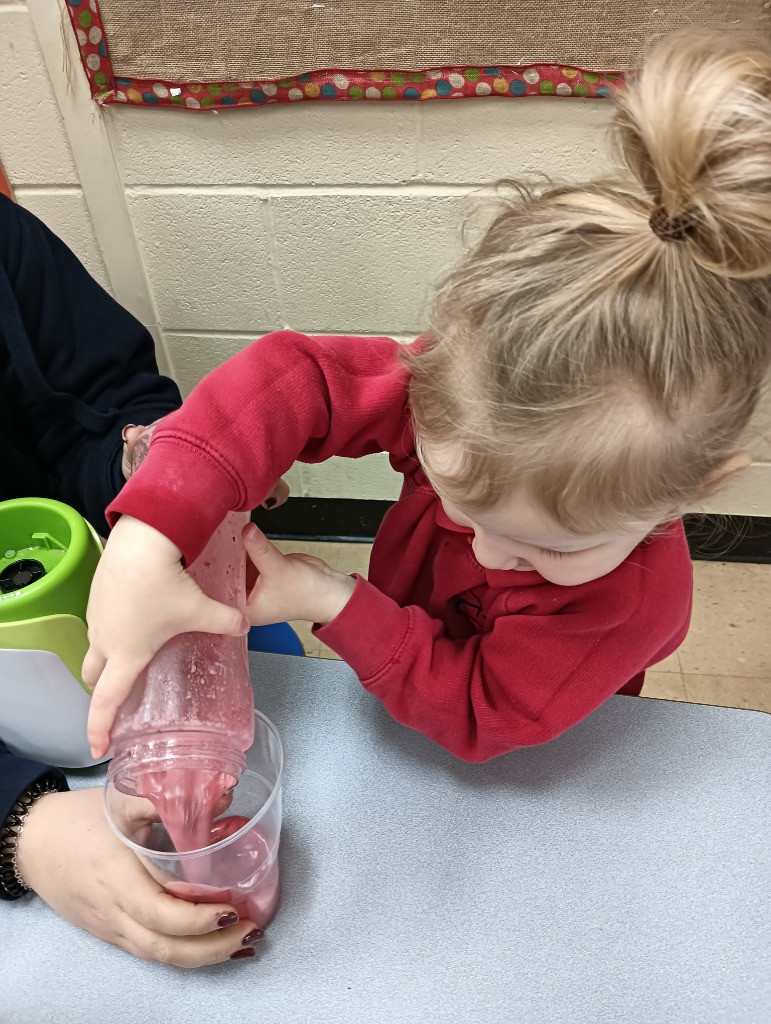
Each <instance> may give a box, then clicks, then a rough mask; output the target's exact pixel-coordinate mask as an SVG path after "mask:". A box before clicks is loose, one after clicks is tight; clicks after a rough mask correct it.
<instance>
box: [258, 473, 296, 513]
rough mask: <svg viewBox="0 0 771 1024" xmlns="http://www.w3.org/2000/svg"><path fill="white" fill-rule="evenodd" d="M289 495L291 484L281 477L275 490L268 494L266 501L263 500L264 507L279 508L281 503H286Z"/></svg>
mask: <svg viewBox="0 0 771 1024" xmlns="http://www.w3.org/2000/svg"><path fill="white" fill-rule="evenodd" d="M288 497H289V484H288V483H287V482H286V480H285V479H284V478H283V477H281V479H280V480H279V481H278V483H277V484H276V486H275V487H274V488H273V490H272V491H271V492H270V493H269V494H268V495H267V497H266V498H265V501H263V503H262V507H263V508H267V509H271V508H278V507H279V505H283V504H284V502H285V501H286V499H287V498H288Z"/></svg>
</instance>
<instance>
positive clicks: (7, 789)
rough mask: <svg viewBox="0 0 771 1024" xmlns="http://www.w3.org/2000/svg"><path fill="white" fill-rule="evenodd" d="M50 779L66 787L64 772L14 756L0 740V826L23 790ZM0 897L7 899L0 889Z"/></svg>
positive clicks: (63, 787)
mask: <svg viewBox="0 0 771 1024" xmlns="http://www.w3.org/2000/svg"><path fill="white" fill-rule="evenodd" d="M47 778H50V779H52V780H53V781H54V782H55V783H56V785H57V786H58V787H59V788H60V789H67V788H68V786H67V779H66V778H65V776H64V772H63V771H61V770H60V769H59V768H52V767H51V766H50V765H45V764H39V763H38V762H37V761H28V760H27V759H26V758H24V757H14V756H13V754H11V753H9V751H8V748H7V747H6V745H5V744H4V743H3V741H2V740H0V827H1V826H2V824H3V822H4V821H5V820H6V818H7V817H8V815H9V814H10V812H11V808H12V807H13V805H14V804H15V803H16V801H17V800H18V799H19V797H20V796H21V794H22V793H23V792H24V790H25V789H26V788H27V787H28V786H31V785H32V783H33V782H37V781H38V779H47ZM0 899H7V897H4V896H3V893H2V890H0Z"/></svg>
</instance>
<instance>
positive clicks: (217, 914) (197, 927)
mask: <svg viewBox="0 0 771 1024" xmlns="http://www.w3.org/2000/svg"><path fill="white" fill-rule="evenodd" d="M122 902H123V909H124V910H125V911H126V913H127V914H128V915H129V917H131V918H132V919H133V920H134V921H136V922H137V923H138V924H140V925H142V927H143V928H146V929H147V930H148V931H150V932H157V933H158V934H159V935H168V936H186V935H187V936H190V935H208V933H209V932H220V931H222V929H223V928H227V929H228V931H229V932H230V933H231V938H234V940H236V939H237V941H238V942H240V941H241V938H242V936H243V935H245V934H246V933H247V932H248V931H251V929H253V928H254V925H253V924H252V923H251V922H250V921H242V922H239V920H238V914H237V913H236V911H235V910H234V909H233V907H232V906H231V905H230V904H229V903H226V902H222V903H191V902H188V901H187V900H184V899H180V898H179V897H178V896H172V895H170V894H169V893H167V892H164V891H163V889H160V888H159V889H158V890H157V891H156V892H151V891H150V889H149V886H148V888H147V889H144V888H143V889H141V890H136V889H135V890H134V891H133V892H131V893H127V894H126V897H125V899H124V900H123V901H122ZM239 924H240V925H242V926H243V927H241V928H240V930H239V929H235V928H234V927H233V926H235V925H239Z"/></svg>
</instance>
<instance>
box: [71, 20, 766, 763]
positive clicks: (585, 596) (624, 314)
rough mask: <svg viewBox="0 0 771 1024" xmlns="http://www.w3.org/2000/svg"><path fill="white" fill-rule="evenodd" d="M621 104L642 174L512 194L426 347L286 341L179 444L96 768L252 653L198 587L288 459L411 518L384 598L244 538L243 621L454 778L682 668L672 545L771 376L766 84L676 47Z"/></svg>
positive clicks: (156, 457)
mask: <svg viewBox="0 0 771 1024" xmlns="http://www.w3.org/2000/svg"><path fill="white" fill-rule="evenodd" d="M618 102H619V109H618V114H617V118H616V123H615V138H616V141H617V143H618V148H619V151H620V154H621V157H622V158H623V162H624V163H625V164H626V168H627V171H626V173H624V175H623V176H622V177H620V178H619V179H618V180H614V181H598V182H594V183H592V184H588V185H579V186H567V187H560V188H549V189H546V190H544V191H542V192H540V193H538V194H531V193H530V192H528V191H526V190H525V189H518V190H516V192H515V193H514V196H513V198H511V199H510V200H509V201H508V202H507V203H506V204H505V205H504V207H503V209H502V210H501V211H500V212H499V214H498V216H497V218H496V219H495V220H494V221H493V223H492V225H491V226H490V227H489V229H488V230H487V231H486V233H485V235H484V238H483V239H482V241H481V242H480V243H479V245H478V246H477V247H476V249H475V250H474V251H473V252H472V253H471V254H470V255H468V256H467V257H466V258H465V259H464V260H463V261H462V262H461V263H460V265H459V267H458V268H457V269H456V270H455V271H454V272H453V273H452V274H451V275H450V276H449V277H448V279H447V280H446V281H445V283H444V285H443V287H442V288H441V289H440V291H439V294H438V298H437V301H436V306H435V314H434V318H433V322H432V324H431V328H430V331H429V332H428V334H427V335H426V336H425V337H424V338H422V339H421V340H419V341H418V342H416V343H415V344H414V345H413V346H412V347H410V348H408V349H407V350H406V351H403V350H400V349H399V346H397V345H396V344H395V343H394V342H393V341H390V340H388V339H386V338H379V339H374V340H373V339H366V338H339V337H337V338H331V337H330V338H315V339H314V338H308V337H304V336H302V335H298V334H295V333H293V332H290V331H283V332H279V333H276V334H273V335H270V336H268V337H266V338H263V339H262V340H259V341H257V342H255V343H254V344H253V345H252V346H251V347H249V348H248V349H246V350H245V351H243V352H242V353H240V354H239V355H238V356H236V357H235V358H234V359H232V360H230V361H229V362H227V363H226V364H224V365H223V366H221V367H220V368H219V369H218V370H216V371H215V372H214V373H212V374H211V376H209V377H208V378H207V379H206V380H205V381H204V382H203V383H202V384H201V385H200V386H199V388H198V389H197V390H196V391H195V392H194V393H193V395H192V396H191V397H190V399H189V400H188V401H187V402H186V403H185V404H184V406H183V408H182V410H181V411H180V412H178V413H175V414H173V415H171V416H169V417H168V418H167V419H166V420H165V421H164V423H163V425H162V426H161V428H159V429H158V431H157V433H156V435H155V440H154V443H153V446H152V448H151V450H150V454H149V456H148V458H147V460H146V462H145V463H144V465H143V466H142V468H141V469H140V471H139V472H138V473H137V474H136V475H135V477H133V478H132V479H131V480H130V481H129V483H128V485H127V486H126V487H125V488H124V490H123V491H122V492H121V494H120V495H119V497H118V498H117V500H116V501H114V502H113V504H112V505H111V506H110V509H109V516H110V517H112V521H115V520H116V519H117V518H118V517H119V516H121V518H120V521H119V522H118V523H117V525H116V527H115V529H114V532H113V535H112V537H111V539H110V542H109V544H108V546H107V551H106V553H105V556H104V559H103V561H102V564H101V567H100V569H99V571H98V573H97V576H96V580H95V583H94V587H93V591H92V598H91V607H90V610H89V620H90V624H91V638H92V647H91V650H90V652H89V655H88V657H87V660H86V666H85V675H86V676H87V678H88V680H89V681H90V682H91V683H92V684H96V689H95V693H94V698H93V703H92V712H91V719H90V733H89V735H90V739H91V742H92V744H93V747H94V748H95V752H96V753H97V754H101V753H103V752H104V751H105V750H106V749H107V745H108V741H109V729H110V726H111V723H112V721H113V718H114V715H115V712H116V710H117V708H118V707H119V705H120V703H121V702H122V700H123V699H124V698H125V697H126V695H127V692H128V690H129V688H130V687H131V684H132V683H133V681H134V679H135V677H136V675H137V673H138V671H139V670H140V668H141V667H142V666H143V664H145V663H146V662H147V660H148V659H149V658H150V657H151V656H152V654H153V653H154V651H155V650H157V648H158V647H159V646H160V645H161V644H162V643H163V642H164V641H165V640H166V639H167V638H168V637H169V636H171V635H172V634H174V633H176V632H179V631H181V630H187V629H207V630H210V631H217V632H231V633H237V632H239V631H245V630H246V628H247V626H248V623H247V622H246V621H245V620H243V616H242V615H241V614H240V613H239V612H237V611H234V610H233V609H225V608H223V607H222V606H219V605H215V604H213V603H212V602H210V601H208V600H207V599H205V598H204V597H203V595H201V594H200V592H199V591H198V590H197V588H196V587H195V585H194V584H193V582H192V580H191V579H190V578H189V577H188V576H187V575H186V574H185V573H184V571H183V569H182V565H181V561H180V559H182V560H184V562H185V563H187V564H189V563H190V562H192V561H193V559H195V557H196V556H197V555H198V553H199V552H200V551H201V549H202V548H203V546H204V544H205V542H206V541H207V539H208V537H209V536H210V534H211V533H212V531H213V530H214V528H215V527H216V525H217V524H218V522H219V521H220V520H221V518H222V517H223V515H224V514H225V513H226V511H227V510H228V509H234V508H238V509H249V508H252V507H254V506H256V505H257V504H259V503H260V502H261V501H262V500H263V499H264V497H265V495H266V494H267V492H268V491H269V490H270V488H271V486H272V485H273V483H274V482H275V480H276V479H277V478H278V477H279V476H280V475H281V474H282V473H284V472H285V471H286V470H287V469H288V468H289V466H291V464H292V463H293V462H294V461H295V460H296V459H300V460H303V461H307V462H317V461H321V460H323V459H327V458H329V457H330V456H332V455H343V456H349V457H358V456H361V455H366V454H368V453H370V452H375V451H387V452H388V453H389V454H390V459H391V464H392V466H393V468H394V470H396V472H398V473H401V474H402V475H403V477H404V486H403V490H402V494H401V497H400V499H399V501H398V502H397V503H396V505H395V506H394V507H393V508H392V509H391V511H390V512H389V513H388V515H387V516H386V519H385V521H384V522H383V525H382V527H381V529H380V531H379V532H378V536H377V539H376V541H375V545H374V548H373V552H372V562H371V570H370V578H369V581H366V580H364V579H361V578H359V577H355V578H350V577H347V576H344V575H342V574H341V573H337V572H334V571H333V570H331V569H330V568H329V567H328V566H326V565H324V563H322V562H320V561H319V560H317V559H311V558H307V557H304V556H300V555H295V556H291V555H290V556H286V557H284V556H282V555H281V554H279V552H278V551H277V550H276V549H275V548H274V547H273V546H272V545H271V544H270V543H269V542H268V541H267V540H266V539H265V538H264V537H263V536H262V535H261V534H260V533H259V531H257V529H256V527H250V528H249V531H248V532H247V534H246V536H245V541H246V544H247V549H248V551H249V554H250V556H251V558H252V560H253V562H254V563H255V565H256V567H257V569H258V571H259V579H258V581H257V583H256V585H255V587H254V589H253V591H252V593H251V597H250V600H249V604H248V608H247V613H248V615H249V617H250V619H251V621H252V622H257V623H265V622H272V621H276V620H280V619H307V620H309V621H312V622H314V623H316V627H315V628H316V631H317V635H318V636H320V637H321V639H323V640H324V642H325V643H327V644H328V645H329V646H330V647H331V648H332V649H333V650H335V651H336V652H337V653H338V654H340V655H341V657H342V658H344V659H345V660H346V661H347V662H348V664H350V665H351V666H352V667H353V668H354V670H355V671H356V673H357V674H358V676H359V678H360V679H361V681H362V683H363V685H364V686H365V687H366V688H367V689H368V690H370V691H371V692H372V693H373V694H375V695H376V696H377V697H378V698H379V699H380V700H381V701H382V702H383V703H384V705H385V706H386V708H387V709H388V710H389V712H390V713H391V714H392V715H393V716H394V717H395V718H396V719H398V720H399V721H400V722H402V723H404V724H405V725H408V726H410V727H412V728H414V729H417V730H420V731H421V732H423V733H425V734H426V735H427V736H429V737H431V738H432V739H434V740H435V741H436V742H438V743H440V744H442V745H443V746H444V747H446V748H447V749H448V750H450V751H451V752H452V753H454V754H456V755H457V756H459V757H462V758H465V759H468V760H474V761H477V760H478V761H481V760H484V759H486V758H490V757H495V756H496V755H498V754H502V753H505V752H506V751H510V750H513V749H515V748H517V747H521V746H525V745H530V744H537V743H542V742H544V741H547V740H550V739H552V738H553V737H555V736H557V735H558V734H559V733H561V732H562V731H563V730H565V729H567V728H569V727H570V726H572V725H574V724H575V723H576V722H578V721H579V720H580V719H582V718H583V717H585V716H586V715H588V714H589V713H590V712H592V711H593V710H594V709H595V708H596V707H598V705H600V704H601V703H602V702H603V701H604V700H606V699H607V698H608V697H609V696H610V695H611V694H613V693H616V692H617V691H619V690H620V689H622V688H624V687H625V686H628V684H631V686H632V689H637V690H639V686H640V684H641V681H642V674H643V672H644V671H645V669H646V668H648V667H650V666H651V665H654V664H656V662H658V661H660V660H661V659H663V658H665V657H666V656H667V655H669V654H670V653H671V652H672V651H674V650H675V649H676V648H677V647H678V645H679V644H680V643H681V641H682V639H683V637H684V636H685V633H686V630H687V627H688V619H689V612H690V606H691V569H690V563H689V557H688V550H687V547H686V543H685V539H684V536H683V529H682V525H681V523H680V521H679V516H680V513H681V511H682V510H683V509H684V508H685V507H686V506H687V505H688V504H689V503H691V502H694V501H698V500H699V499H700V498H702V497H704V495H705V494H706V493H707V492H709V491H711V490H712V489H713V488H715V487H716V486H718V485H719V484H721V483H722V482H723V481H724V480H725V479H726V478H727V477H728V476H729V475H730V474H731V473H733V472H734V471H735V470H736V469H737V468H739V467H741V466H742V465H743V464H744V463H745V462H746V459H745V458H744V457H743V456H742V455H740V454H738V453H737V449H736V445H737V439H738V437H739V436H740V434H741V432H742V430H743V428H744V427H745V425H746V424H747V421H748V420H749V418H750V415H751V413H752V411H753V409H754V407H755V404H756V401H757V398H758V392H759V387H760V384H761V380H762V378H763V374H764V371H765V368H766V365H767V362H768V359H769V337H770V335H769V320H770V317H769V313H770V312H771V304H770V303H769V274H771V60H769V57H768V55H766V54H765V53H761V52H751V51H750V50H742V49H740V48H738V47H737V46H736V45H734V44H731V43H729V42H726V41H724V40H721V39H719V38H715V37H712V36H682V35H681V36H677V37H673V38H670V39H668V40H666V41H664V42H663V43H661V44H660V45H659V46H658V47H657V48H656V50H655V52H654V53H653V54H652V56H651V58H650V60H649V61H648V62H647V64H646V66H645V69H644V71H643V72H642V74H641V75H640V76H639V78H638V80H637V81H636V82H635V83H634V85H633V87H631V88H629V89H628V90H627V91H625V92H623V93H622V94H621V95H620V96H619V98H618Z"/></svg>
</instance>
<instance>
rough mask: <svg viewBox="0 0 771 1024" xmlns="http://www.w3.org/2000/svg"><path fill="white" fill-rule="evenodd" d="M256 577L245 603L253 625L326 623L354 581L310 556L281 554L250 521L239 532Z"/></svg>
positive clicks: (345, 600) (336, 612) (340, 607)
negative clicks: (303, 621)
mask: <svg viewBox="0 0 771 1024" xmlns="http://www.w3.org/2000/svg"><path fill="white" fill-rule="evenodd" d="M242 536H243V539H244V546H245V547H246V552H247V554H248V555H249V558H250V559H251V560H252V562H253V564H254V566H255V569H256V570H257V580H256V582H255V584H254V586H253V587H252V590H251V592H250V594H249V598H248V601H247V604H246V614H247V615H248V616H249V619H250V621H251V623H252V625H254V626H265V625H267V624H268V623H271V622H285V621H287V620H291V619H306V620H307V621H308V622H318V623H320V624H326V623H328V622H331V621H332V619H334V618H336V617H337V616H338V615H339V614H340V612H341V611H342V610H343V608H345V606H346V604H347V603H348V600H349V598H350V596H351V594H352V593H353V590H354V587H355V586H356V581H355V580H354V579H353V577H352V576H346V575H345V574H344V573H342V572H336V571H335V570H334V569H331V568H330V567H329V566H328V565H327V564H326V562H323V561H322V560H321V559H320V558H314V557H313V556H312V555H303V554H299V553H297V554H289V555H282V554H281V552H280V551H279V550H278V548H277V547H275V545H273V544H271V542H270V541H269V540H268V538H267V537H266V536H265V534H264V533H263V532H262V531H261V530H260V529H259V528H258V527H256V526H255V525H254V523H251V524H250V525H249V526H247V527H245V528H244V532H243V534H242Z"/></svg>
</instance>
